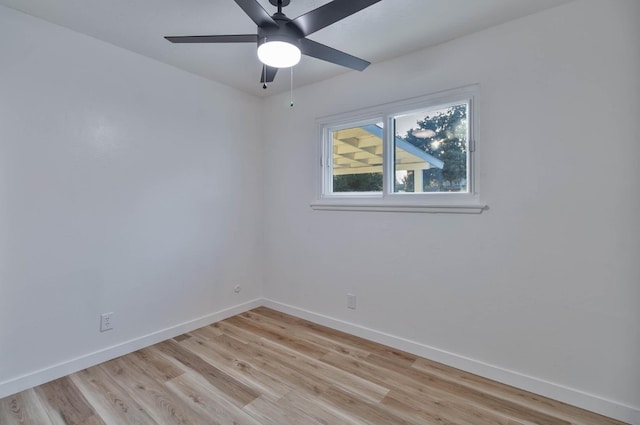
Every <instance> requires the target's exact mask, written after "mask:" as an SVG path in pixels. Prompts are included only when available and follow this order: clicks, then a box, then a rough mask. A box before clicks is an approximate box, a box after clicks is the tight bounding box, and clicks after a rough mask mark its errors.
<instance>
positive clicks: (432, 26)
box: [0, 0, 570, 96]
mask: <svg viewBox="0 0 640 425" xmlns="http://www.w3.org/2000/svg"><path fill="white" fill-rule="evenodd" d="M258 1H259V3H260V4H261V5H262V6H263V7H264V8H265V10H267V11H268V12H269V13H273V12H274V11H275V10H274V7H273V6H272V5H271V4H269V1H268V0H258ZM568 1H570V0H382V1H381V2H379V3H377V4H375V5H373V6H371V7H369V8H368V9H365V10H363V11H360V12H358V13H357V14H355V15H352V16H350V17H348V18H346V19H344V20H343V21H340V22H338V23H336V24H334V25H331V26H329V27H327V28H324V29H322V30H320V31H318V32H317V33H314V34H312V35H311V36H310V37H309V38H310V39H312V40H315V41H317V42H320V43H324V44H327V45H329V46H331V47H334V48H336V49H338V50H342V51H345V52H347V53H350V54H352V55H355V56H358V57H361V58H363V59H366V60H368V61H370V62H372V63H376V62H381V61H384V60H387V59H391V58H394V57H397V56H401V55H403V54H406V53H409V52H411V51H415V50H419V49H422V48H425V47H428V46H433V45H435V44H438V43H442V42H444V41H447V40H451V39H453V38H457V37H460V36H463V35H466V34H470V33H472V32H475V31H478V30H481V29H484V28H488V27H491V26H494V25H497V24H500V23H503V22H507V21H509V20H512V19H515V18H519V17H522V16H525V15H528V14H531V13H535V12H538V11H541V10H543V9H547V8H549V7H554V6H557V5H560V4H563V3H567V2H568ZM326 3H328V0H291V4H290V5H289V6H288V7H286V8H285V9H284V12H285V13H286V14H287V16H289V17H290V18H295V17H297V16H298V15H301V14H303V13H306V12H308V11H310V10H312V9H315V8H316V7H319V6H321V5H323V4H326ZM0 4H2V5H5V6H8V7H11V8H13V9H17V10H20V11H23V12H26V13H28V14H30V15H33V16H36V17H39V18H42V19H45V20H47V21H49V22H53V23H55V24H58V25H62V26H64V27H67V28H70V29H72V30H74V31H77V32H80V33H83V34H87V35H89V36H92V37H95V38H97V39H100V40H103V41H106V42H107V43H111V44H113V45H116V46H119V47H122V48H124V49H127V50H131V51H133V52H136V53H139V54H141V55H144V56H148V57H150V58H153V59H156V60H159V61H161V62H165V63H167V64H170V65H173V66H176V67H178V68H181V69H183V70H185V71H188V72H192V73H194V74H197V75H200V76H202V77H205V78H208V79H211V80H214V81H219V82H222V83H224V84H227V85H230V86H232V87H236V88H238V89H240V90H243V91H245V92H248V93H251V94H255V95H259V96H263V95H271V94H274V93H278V92H282V91H285V90H287V89H288V88H289V70H280V72H279V73H278V75H277V77H276V80H275V82H274V83H272V84H271V85H270V86H269V88H268V89H267V90H262V87H261V85H260V84H259V83H258V81H259V78H260V69H261V65H260V63H259V61H258V58H257V56H256V47H255V45H253V44H251V43H246V44H192V45H187V44H171V43H169V42H168V41H166V40H165V39H164V38H163V36H165V35H209V34H240V33H255V32H256V27H255V24H254V23H253V21H251V19H249V17H248V16H246V15H245V14H244V12H243V11H242V10H241V9H240V7H238V6H237V5H236V3H235V2H234V1H233V0H108V1H105V0H55V1H52V0H0ZM344 72H357V71H351V70H349V69H346V68H343V67H340V66H337V65H333V64H329V63H326V62H323V61H320V60H317V59H314V58H310V57H303V59H302V61H301V62H300V64H298V65H297V66H296V67H295V68H294V84H295V85H296V86H302V85H306V84H310V83H313V82H316V81H321V80H324V79H327V78H331V77H333V76H335V75H338V74H341V73H344ZM364 72H367V71H366V70H365V71H364Z"/></svg>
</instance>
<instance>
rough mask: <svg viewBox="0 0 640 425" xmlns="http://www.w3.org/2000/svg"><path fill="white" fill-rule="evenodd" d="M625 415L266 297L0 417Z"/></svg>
mask: <svg viewBox="0 0 640 425" xmlns="http://www.w3.org/2000/svg"><path fill="white" fill-rule="evenodd" d="M31 424H34V425H94V424H95V425H102V424H107V425H166V424H176V425H200V424H202V425H216V424H225V425H226V424H236V425H265V424H276V425H287V424H296V425H307V424H308V425H370V424H373V425H386V424H393V425H398V424H410V425H624V424H623V423H622V422H619V421H615V420H613V419H610V418H605V417H603V416H600V415H597V414H594V413H591V412H587V411H585V410H582V409H579V408H577V407H573V406H569V405H566V404H564V403H561V402H558V401H555V400H551V399H548V398H545V397H541V396H539V395H535V394H531V393H528V392H526V391H523V390H519V389H517V388H512V387H509V386H507V385H503V384H500V383H497V382H494V381H490V380H488V379H485V378H482V377H479V376H476V375H472V374H469V373H467V372H464V371H461V370H458V369H454V368H451V367H448V366H445V365H442V364H439V363H436V362H433V361H430V360H427V359H423V358H420V357H418V356H416V355H413V354H410V353H406V352H404V351H401V350H396V349H394V348H391V347H387V346H384V345H381V344H377V343H375V342H372V341H368V340H365V339H362V338H359V337H356V336H353V335H349V334H346V333H344V332H341V331H337V330H334V329H330V328H327V327H325V326H322V325H319V324H315V323H312V322H309V321H307V320H304V319H300V318H296V317H292V316H289V315H287V314H284V313H281V312H277V311H274V310H271V309H268V308H265V307H260V308H256V309H254V310H252V311H249V312H246V313H243V314H240V315H237V316H234V317H231V318H229V319H226V320H222V321H220V322H217V323H214V324H212V325H209V326H205V327H203V328H200V329H197V330H194V331H192V332H189V333H187V334H184V335H179V336H176V337H174V338H172V339H169V340H167V341H164V342H161V343H159V344H155V345H153V346H151V347H147V348H145V349H142V350H139V351H136V352H133V353H130V354H127V355H125V356H122V357H119V358H117V359H114V360H111V361H108V362H105V363H103V364H100V365H97V366H94V367H92V368H89V369H86V370H83V371H80V372H78V373H75V374H72V375H70V376H68V377H65V378H62V379H59V380H56V381H52V382H50V383H47V384H44V385H41V386H38V387H36V388H34V389H30V390H27V391H23V392H21V393H18V394H15V395H13V396H10V397H6V398H4V399H0V425H31Z"/></svg>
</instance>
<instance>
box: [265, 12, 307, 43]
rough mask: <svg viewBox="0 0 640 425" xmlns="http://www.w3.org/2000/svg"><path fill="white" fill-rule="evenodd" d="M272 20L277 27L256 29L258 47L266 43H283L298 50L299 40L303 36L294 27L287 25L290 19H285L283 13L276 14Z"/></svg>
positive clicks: (269, 26) (268, 26) (270, 26)
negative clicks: (291, 45) (289, 44)
mask: <svg viewBox="0 0 640 425" xmlns="http://www.w3.org/2000/svg"><path fill="white" fill-rule="evenodd" d="M272 18H273V20H274V21H275V22H276V23H277V24H278V26H275V25H267V26H263V27H258V46H260V45H262V44H263V43H266V42H268V41H285V42H287V43H291V44H293V45H295V46H296V47H298V48H300V39H301V38H303V37H304V34H303V33H302V31H300V29H299V28H298V27H297V26H296V25H294V24H289V22H291V19H289V18H287V17H286V16H285V15H284V13H276V14H274V15H273V16H272Z"/></svg>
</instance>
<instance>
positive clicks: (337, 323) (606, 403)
mask: <svg viewBox="0 0 640 425" xmlns="http://www.w3.org/2000/svg"><path fill="white" fill-rule="evenodd" d="M263 305H264V306H265V307H269V308H271V309H273V310H277V311H280V312H282V313H286V314H290V315H292V316H296V317H299V318H302V319H306V320H309V321H311V322H314V323H318V324H320V325H324V326H327V327H329V328H332V329H337V330H339V331H343V332H346V333H349V334H351V335H355V336H359V337H361V338H365V339H368V340H371V341H375V342H378V343H380V344H384V345H388V346H390V347H393V348H396V349H399V350H403V351H406V352H409V353H412V354H415V355H417V356H420V357H424V358H427V359H430V360H433V361H436V362H439V363H443V364H446V365H449V366H452V367H455V368H458V369H462V370H464V371H467V372H470V373H473V374H476V375H480V376H483V377H485V378H488V379H492V380H494V381H498V382H501V383H503V384H507V385H511V386H513V387H516V388H520V389H523V390H526V391H530V392H532V393H536V394H539V395H542V396H545V397H549V398H552V399H554V400H558V401H561V402H564V403H567V404H571V405H573V406H577V407H580V408H582V409H586V410H589V411H592V412H596V413H599V414H601V415H604V416H608V417H611V418H614V419H617V420H620V421H624V422H627V423H629V424H633V425H640V408H637V407H632V406H627V405H624V404H621V403H618V402H615V401H612V400H607V399H605V398H602V397H599V396H596V395H593V394H588V393H585V392H583V391H580V390H576V389H573V388H569V387H566V386H563V385H559V384H555V383H553V382H548V381H545V380H542V379H538V378H534V377H532V376H527V375H524V374H522V373H519V372H515V371H512V370H508V369H504V368H501V367H499V366H495V365H491V364H487V363H484V362H481V361H478V360H474V359H471V358H468V357H464V356H460V355H458V354H454V353H450V352H447V351H444V350H440V349H438V348H435V347H430V346H428V345H425V344H421V343H419V342H415V341H410V340H407V339H404V338H400V337H397V336H394V335H390V334H387V333H384V332H379V331H376V330H373V329H369V328H366V327H364V326H360V325H356V324H353V323H349V322H345V321H343V320H338V319H334V318H332V317H329V316H325V315H323V314H318V313H314V312H312V311H309V310H304V309H301V308H298V307H294V306H291V305H287V304H283V303H280V302H277V301H274V300H270V299H264V300H263Z"/></svg>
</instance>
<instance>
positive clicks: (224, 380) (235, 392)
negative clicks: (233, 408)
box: [156, 341, 260, 407]
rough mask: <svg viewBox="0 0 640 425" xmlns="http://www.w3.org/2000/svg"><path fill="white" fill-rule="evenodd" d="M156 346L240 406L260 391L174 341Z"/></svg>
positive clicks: (251, 399) (256, 396)
mask: <svg viewBox="0 0 640 425" xmlns="http://www.w3.org/2000/svg"><path fill="white" fill-rule="evenodd" d="M156 348H157V349H158V350H160V351H162V352H163V353H165V354H167V355H169V356H171V357H173V358H175V359H177V360H178V361H179V362H181V363H183V364H184V365H185V366H187V367H189V368H190V369H192V370H193V371H195V372H196V373H198V374H200V375H202V376H203V377H205V378H206V379H207V380H208V381H209V382H210V383H211V385H213V386H215V387H216V388H218V389H219V390H220V391H222V392H223V393H225V394H226V395H227V396H228V397H230V398H231V399H232V400H233V401H234V402H235V403H237V404H238V406H240V407H242V406H244V405H246V404H247V403H250V402H252V401H253V400H254V399H256V398H258V397H259V396H260V393H258V392H257V391H256V390H254V389H252V388H249V387H248V386H246V385H244V384H242V383H241V382H239V381H238V380H236V379H234V378H233V377H232V376H230V375H229V374H227V373H225V372H223V371H222V370H220V369H218V368H217V367H215V366H213V365H212V364H210V363H207V362H206V361H204V360H203V359H202V358H201V357H199V356H198V355H197V354H195V353H193V352H192V351H189V350H187V349H185V348H183V347H181V346H180V345H179V344H178V343H177V342H175V341H164V342H161V343H159V344H156Z"/></svg>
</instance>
